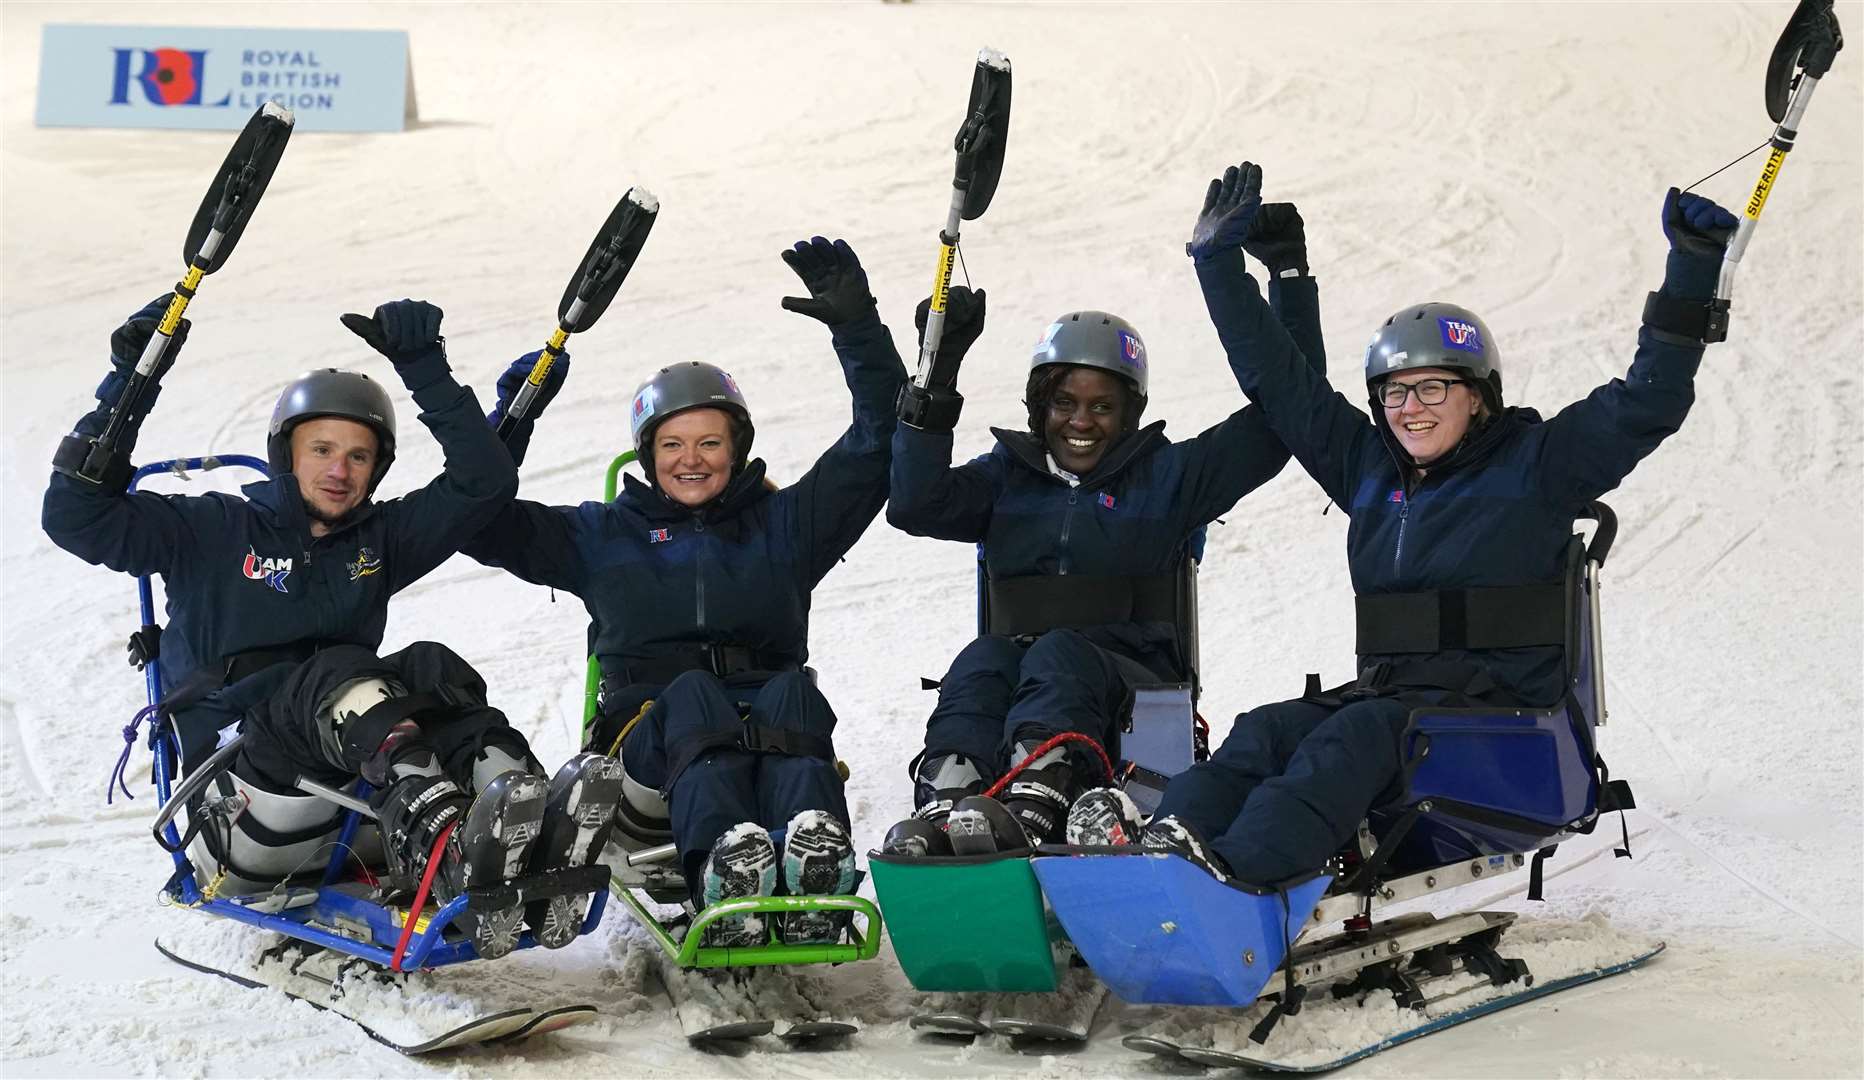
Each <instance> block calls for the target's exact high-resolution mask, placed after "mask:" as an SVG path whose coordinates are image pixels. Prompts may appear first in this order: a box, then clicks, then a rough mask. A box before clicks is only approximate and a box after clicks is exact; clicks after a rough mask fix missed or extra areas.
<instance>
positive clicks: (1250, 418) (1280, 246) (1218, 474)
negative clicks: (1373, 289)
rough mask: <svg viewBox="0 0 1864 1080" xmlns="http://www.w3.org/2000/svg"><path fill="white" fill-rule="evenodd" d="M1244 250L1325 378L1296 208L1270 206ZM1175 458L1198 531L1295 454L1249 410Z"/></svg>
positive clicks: (1177, 450)
mask: <svg viewBox="0 0 1864 1080" xmlns="http://www.w3.org/2000/svg"><path fill="white" fill-rule="evenodd" d="M1243 250H1244V251H1246V252H1248V253H1249V254H1250V255H1252V256H1254V257H1256V258H1257V259H1260V260H1262V262H1263V263H1264V264H1265V265H1266V266H1267V267H1268V272H1269V308H1270V310H1272V311H1273V312H1274V313H1275V317H1276V320H1277V321H1279V322H1280V323H1281V325H1282V329H1284V330H1286V331H1287V332H1288V337H1289V339H1290V340H1291V341H1293V342H1294V343H1295V346H1296V348H1297V350H1298V351H1299V352H1300V354H1301V355H1302V356H1303V357H1304V358H1305V359H1306V360H1307V363H1308V365H1309V366H1310V367H1312V368H1313V369H1314V370H1315V371H1316V372H1319V373H1321V374H1322V375H1323V376H1324V375H1325V372H1326V370H1327V352H1326V344H1325V342H1324V341H1323V340H1322V335H1321V330H1320V290H1319V286H1318V285H1317V284H1316V283H1315V281H1314V279H1313V278H1312V277H1309V276H1308V271H1307V241H1306V238H1305V235H1304V233H1303V229H1302V224H1301V215H1300V213H1299V212H1298V211H1297V210H1295V208H1294V205H1293V204H1292V203H1270V204H1268V205H1266V206H1264V207H1263V208H1262V213H1261V214H1259V215H1258V216H1257V218H1256V221H1255V224H1254V227H1253V228H1252V229H1251V231H1250V234H1249V235H1248V236H1246V237H1244V239H1243ZM1171 452H1172V453H1173V454H1174V455H1175V456H1177V457H1178V458H1179V460H1180V461H1181V462H1182V465H1181V467H1182V468H1183V469H1184V480H1183V483H1182V488H1181V490H1182V491H1183V492H1184V497H1183V498H1182V499H1181V500H1180V502H1179V504H1178V505H1179V510H1180V512H1182V513H1183V514H1184V515H1185V516H1186V524H1187V525H1189V526H1193V527H1195V526H1197V525H1203V524H1206V523H1208V522H1210V521H1212V520H1214V519H1215V518H1216V517H1217V516H1218V515H1219V514H1222V513H1224V512H1225V511H1227V510H1229V509H1230V507H1232V506H1234V505H1236V501H1237V500H1238V499H1240V498H1242V497H1243V496H1244V495H1247V494H1249V493H1250V492H1251V491H1254V490H1255V489H1256V488H1258V487H1261V486H1262V485H1263V484H1266V483H1268V482H1269V481H1270V480H1273V479H1274V478H1275V477H1276V476H1277V475H1278V474H1279V473H1280V472H1281V471H1282V467H1283V466H1284V465H1286V464H1287V463H1288V448H1287V446H1286V445H1284V444H1283V443H1282V441H1281V438H1280V437H1279V436H1277V435H1276V434H1275V432H1274V431H1273V430H1272V429H1271V428H1270V426H1269V422H1268V418H1267V416H1265V415H1264V414H1263V412H1262V408H1261V407H1260V406H1258V405H1245V406H1244V407H1243V408H1241V409H1238V410H1237V411H1236V412H1234V413H1231V414H1230V416H1229V418H1228V419H1226V420H1224V421H1223V422H1222V423H1220V424H1217V425H1216V426H1215V427H1212V428H1210V429H1209V430H1208V431H1205V432H1204V433H1202V434H1200V435H1199V436H1197V437H1196V438H1195V439H1191V440H1189V441H1187V442H1184V443H1178V444H1174V445H1173V447H1172V448H1171Z"/></svg>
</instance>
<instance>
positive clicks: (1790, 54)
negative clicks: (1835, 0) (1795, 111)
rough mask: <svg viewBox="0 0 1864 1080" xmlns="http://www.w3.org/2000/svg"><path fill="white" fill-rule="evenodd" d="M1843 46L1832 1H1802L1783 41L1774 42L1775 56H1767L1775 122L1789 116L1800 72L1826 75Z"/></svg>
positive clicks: (1771, 113)
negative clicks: (1789, 108)
mask: <svg viewBox="0 0 1864 1080" xmlns="http://www.w3.org/2000/svg"><path fill="white" fill-rule="evenodd" d="M1844 47H1845V35H1844V33H1843V32H1842V31H1840V30H1839V28H1838V13H1837V12H1836V11H1834V10H1832V0H1799V7H1797V8H1795V9H1794V10H1793V17H1792V18H1791V19H1789V20H1787V24H1786V29H1785V30H1783V31H1781V32H1780V40H1779V41H1777V42H1775V43H1774V46H1773V55H1772V56H1770V57H1768V58H1767V116H1768V118H1769V119H1771V120H1772V121H1773V122H1774V123H1776V124H1777V123H1779V122H1780V121H1782V120H1784V119H1786V108H1787V105H1788V103H1789V102H1790V101H1791V100H1792V92H1793V84H1794V83H1796V82H1798V81H1799V80H1798V76H1799V73H1804V74H1806V75H1810V76H1811V77H1813V78H1814V79H1822V78H1824V77H1825V73H1826V72H1828V71H1830V70H1831V69H1832V61H1833V60H1834V59H1836V58H1837V56H1838V51H1839V50H1840V49H1843V48H1844Z"/></svg>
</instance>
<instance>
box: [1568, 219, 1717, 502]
mask: <svg viewBox="0 0 1864 1080" xmlns="http://www.w3.org/2000/svg"><path fill="white" fill-rule="evenodd" d="M1735 224H1736V222H1735V217H1734V215H1733V214H1731V213H1729V212H1728V211H1727V210H1724V209H1722V208H1721V207H1720V206H1717V205H1716V204H1715V203H1714V202H1712V201H1710V200H1708V199H1706V198H1703V197H1702V196H1700V195H1690V194H1683V193H1679V192H1678V191H1677V190H1676V189H1675V188H1671V189H1670V190H1669V192H1668V193H1667V194H1666V195H1665V196H1664V200H1663V231H1664V235H1665V236H1667V237H1669V240H1670V254H1669V258H1668V259H1667V260H1666V261H1665V265H1664V276H1663V286H1662V288H1661V289H1659V290H1658V291H1657V292H1656V293H1655V294H1653V296H1652V298H1651V301H1650V302H1649V303H1648V304H1647V305H1646V306H1645V309H1644V324H1643V326H1641V327H1639V328H1638V334H1637V352H1636V353H1635V354H1634V355H1633V356H1632V359H1631V370H1630V371H1628V372H1627V373H1626V374H1625V377H1624V378H1622V379H1613V380H1612V381H1610V382H1608V383H1606V384H1605V385H1604V386H1601V387H1599V388H1598V389H1596V390H1594V391H1592V393H1590V394H1588V395H1586V397H1585V398H1583V399H1582V400H1580V401H1576V402H1574V403H1573V404H1571V405H1569V406H1567V407H1566V408H1564V409H1562V410H1560V413H1559V415H1557V416H1555V417H1554V418H1553V419H1551V420H1549V421H1547V423H1546V425H1545V440H1546V441H1545V443H1544V444H1543V447H1542V451H1541V456H1540V471H1541V480H1542V482H1543V483H1544V484H1546V485H1547V486H1548V488H1549V490H1550V491H1554V492H1560V493H1562V494H1564V495H1565V496H1566V498H1568V499H1569V500H1570V501H1571V502H1573V503H1574V504H1575V505H1579V504H1583V503H1586V502H1588V501H1590V500H1592V499H1595V498H1597V497H1598V496H1600V495H1603V494H1605V493H1606V492H1608V491H1610V490H1612V489H1613V488H1615V487H1617V486H1618V483H1619V482H1620V481H1621V480H1623V479H1624V478H1625V477H1626V476H1627V475H1628V474H1629V473H1630V472H1631V470H1632V469H1633V468H1635V467H1636V466H1637V463H1638V462H1639V461H1642V460H1643V459H1644V457H1645V455H1647V454H1649V453H1650V452H1651V451H1652V450H1655V449H1656V448H1657V444H1658V443H1660V442H1662V441H1663V440H1664V439H1666V438H1668V437H1669V436H1670V435H1672V434H1673V433H1675V431H1676V430H1677V428H1679V427H1681V426H1682V423H1683V419H1684V417H1686V416H1688V415H1689V408H1690V406H1691V405H1692V404H1694V402H1695V400H1696V388H1695V377H1696V368H1697V366H1698V365H1699V364H1700V363H1701V362H1702V353H1703V350H1704V348H1705V347H1706V346H1707V344H1708V342H1707V341H1705V340H1704V339H1705V338H1706V337H1708V336H1709V334H1708V331H1707V326H1706V315H1707V312H1708V308H1709V304H1710V301H1711V300H1713V299H1714V297H1715V286H1716V282H1717V280H1718V277H1719V275H1720V274H1721V265H1722V253H1723V251H1724V250H1725V249H1726V247H1727V245H1728V240H1729V238H1730V237H1732V236H1733V235H1734V229H1735ZM1716 340H1719V338H1717V339H1716Z"/></svg>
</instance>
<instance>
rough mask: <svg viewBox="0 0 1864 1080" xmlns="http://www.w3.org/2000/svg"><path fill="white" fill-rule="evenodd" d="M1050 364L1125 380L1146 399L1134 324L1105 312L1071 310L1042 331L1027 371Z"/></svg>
mask: <svg viewBox="0 0 1864 1080" xmlns="http://www.w3.org/2000/svg"><path fill="white" fill-rule="evenodd" d="M1051 364H1069V365H1074V366H1079V367H1091V368H1099V369H1101V370H1102V371H1107V372H1111V373H1113V374H1115V375H1118V376H1119V377H1120V378H1122V379H1125V380H1126V381H1127V382H1129V383H1131V384H1132V385H1133V389H1134V390H1136V391H1138V393H1139V396H1140V397H1142V398H1143V397H1145V396H1146V343H1145V339H1143V338H1141V337H1140V336H1139V331H1137V330H1135V329H1133V324H1132V323H1129V322H1127V321H1126V320H1125V319H1122V318H1120V317H1119V316H1118V315H1109V314H1108V313H1106V312H1104V311H1070V312H1069V313H1068V314H1066V315H1062V316H1059V317H1057V318H1056V319H1055V321H1054V322H1052V323H1050V324H1049V326H1048V329H1047V330H1045V331H1043V332H1042V340H1040V341H1038V342H1036V348H1035V352H1034V353H1033V354H1031V355H1030V357H1029V370H1030V371H1031V372H1032V373H1033V372H1034V371H1035V370H1036V369H1037V368H1043V367H1048V366H1049V365H1051Z"/></svg>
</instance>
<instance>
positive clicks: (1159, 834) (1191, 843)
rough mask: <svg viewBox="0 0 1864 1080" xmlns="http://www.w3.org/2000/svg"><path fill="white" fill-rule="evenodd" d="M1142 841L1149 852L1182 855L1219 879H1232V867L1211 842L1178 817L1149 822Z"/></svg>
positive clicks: (1141, 838) (1140, 840)
mask: <svg viewBox="0 0 1864 1080" xmlns="http://www.w3.org/2000/svg"><path fill="white" fill-rule="evenodd" d="M1139 843H1140V846H1141V847H1144V848H1145V849H1146V850H1147V851H1169V852H1171V853H1172V854H1174V855H1182V856H1184V857H1185V858H1186V859H1189V860H1190V861H1191V862H1192V863H1193V864H1195V865H1196V866H1198V867H1200V868H1201V869H1203V870H1204V872H1205V873H1207V874H1209V875H1210V876H1211V877H1214V878H1216V879H1217V880H1218V881H1228V880H1230V877H1231V874H1230V868H1229V867H1228V866H1227V865H1225V864H1224V861H1223V857H1222V856H1220V855H1218V854H1217V853H1216V852H1214V851H1212V850H1210V842H1209V841H1207V840H1205V839H1204V834H1203V833H1201V832H1198V831H1197V828H1196V827H1195V826H1193V825H1192V824H1191V823H1190V822H1188V821H1180V820H1178V818H1177V817H1176V816H1171V817H1162V818H1160V819H1158V820H1157V821H1154V822H1153V823H1152V824H1150V825H1147V826H1146V829H1145V832H1144V833H1143V834H1141V836H1140V839H1139Z"/></svg>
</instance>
